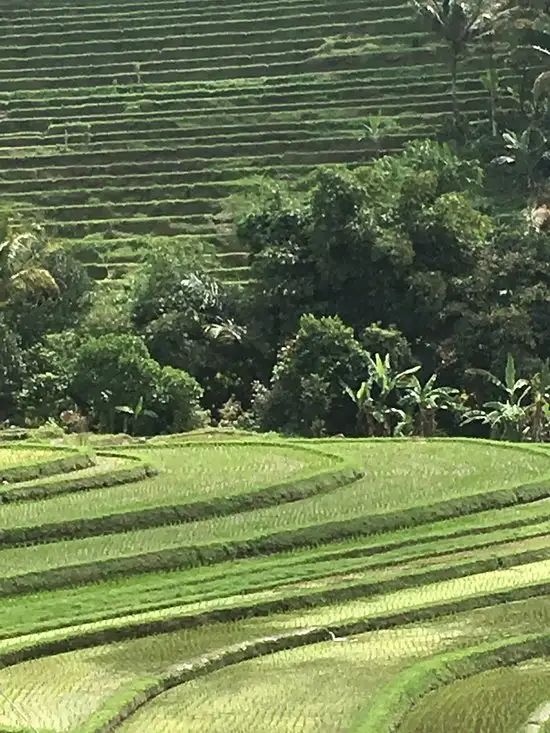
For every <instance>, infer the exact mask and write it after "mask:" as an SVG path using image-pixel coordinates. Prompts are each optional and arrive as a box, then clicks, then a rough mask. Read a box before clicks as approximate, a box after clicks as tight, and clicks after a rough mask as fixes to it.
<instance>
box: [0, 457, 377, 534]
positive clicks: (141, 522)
mask: <svg viewBox="0 0 550 733" xmlns="http://www.w3.org/2000/svg"><path fill="white" fill-rule="evenodd" d="M363 476H364V473H363V472H362V471H360V470H359V469H356V468H354V467H353V466H349V467H346V468H341V469H339V470H337V471H335V470H331V469H329V470H327V471H324V472H323V473H317V474H315V475H313V476H307V477H305V478H301V479H294V480H293V479H288V480H287V481H285V482H282V483H280V484H278V485H277V486H270V487H267V488H265V489H260V490H258V491H253V492H247V493H244V494H235V495H233V496H228V497H219V498H218V497H216V498H214V499H211V500H209V501H202V502H190V503H187V504H180V505H173V506H165V507H155V508H154V509H144V510H141V511H139V512H125V513H124V514H115V515H112V516H107V517H97V518H94V519H81V520H72V521H70V522H59V523H56V524H44V525H39V526H34V527H33V526H31V527H17V528H13V529H6V530H1V531H0V548H7V547H16V546H18V545H25V544H28V543H30V542H33V543H34V542H48V541H50V542H51V541H57V540H62V539H81V538H83V537H93V536H96V535H105V534H116V533H119V532H124V531H128V530H129V529H132V530H135V529H140V528H141V529H146V528H150V527H160V526H163V525H165V524H175V523H176V524H180V523H183V522H196V521H199V520H201V519H206V518H208V517H215V516H224V515H229V514H234V513H236V512H245V511H250V510H253V509H259V508H261V507H266V506H273V505H276V504H282V503H287V502H293V501H298V500H300V499H304V498H307V497H310V496H315V495H317V494H321V493H326V492H329V491H334V490H335V489H338V488H340V487H342V486H347V485H349V484H351V483H353V482H354V481H357V480H359V479H360V478H362V477H363Z"/></svg>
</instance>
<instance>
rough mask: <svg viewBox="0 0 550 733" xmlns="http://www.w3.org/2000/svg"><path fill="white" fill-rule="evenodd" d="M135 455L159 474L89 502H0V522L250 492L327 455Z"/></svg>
mask: <svg viewBox="0 0 550 733" xmlns="http://www.w3.org/2000/svg"><path fill="white" fill-rule="evenodd" d="M130 454H132V453H130ZM136 455H139V456H140V457H142V458H144V459H145V460H151V461H152V462H153V464H154V465H156V466H157V467H158V468H159V471H160V473H159V475H158V476H156V477H151V478H149V479H146V480H144V481H139V482H137V483H133V484H124V485H119V486H113V487H109V488H104V489H97V490H96V491H94V495H93V496H94V500H93V502H91V501H90V498H89V496H86V495H85V494H81V493H76V494H73V495H71V494H69V495H65V496H60V497H56V498H53V499H50V500H48V502H47V503H39V502H32V503H26V504H25V505H24V506H9V505H8V506H4V507H1V506H0V526H2V527H3V528H6V529H7V528H9V527H22V526H29V525H36V524H48V523H50V522H52V523H56V522H59V521H60V520H62V521H65V522H69V521H71V520H77V519H81V518H86V517H96V516H104V515H109V514H116V513H124V512H127V511H138V510H140V509H147V508H151V507H154V506H162V505H165V504H183V503H185V502H191V501H201V500H202V501H204V500H208V499H212V498H214V497H217V496H231V495H234V494H239V493H243V492H245V491H254V490H255V489H260V488H264V487H267V486H270V485H274V484H276V483H277V482H278V481H283V480H285V479H287V478H289V477H291V476H296V477H298V476H299V475H300V474H303V473H306V472H308V471H311V470H312V469H315V468H319V469H322V468H327V467H328V466H330V465H331V459H330V457H328V456H324V455H322V454H320V453H314V452H307V451H305V450H302V449H300V448H293V447H292V446H288V447H286V446H278V445H274V446H273V447H271V446H269V447H266V446H263V445H262V446H260V445H258V446H257V447H255V446H239V445H216V444H205V445H196V446H192V447H187V448H186V447H176V448H164V449H162V448H157V449H156V450H154V449H153V450H147V451H139V452H137V453H136Z"/></svg>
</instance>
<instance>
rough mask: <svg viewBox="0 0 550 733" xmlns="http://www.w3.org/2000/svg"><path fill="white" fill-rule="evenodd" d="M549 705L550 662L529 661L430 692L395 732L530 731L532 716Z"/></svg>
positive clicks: (525, 732) (501, 732) (511, 732)
mask: <svg viewBox="0 0 550 733" xmlns="http://www.w3.org/2000/svg"><path fill="white" fill-rule="evenodd" d="M545 702H550V659H548V658H540V659H533V660H530V661H529V662H526V663H523V664H520V665H518V666H515V667H504V668H502V669H494V670H491V671H489V672H483V673H481V674H478V675H474V676H472V677H468V678H467V679H464V680H458V681H457V682H453V683H452V684H450V685H446V686H444V687H442V688H440V689H439V690H436V691H434V692H431V693H429V694H428V695H426V696H425V697H424V698H423V699H422V700H420V702H419V703H418V704H417V705H416V706H415V707H414V708H413V710H412V711H411V712H410V713H409V714H408V715H407V716H406V717H405V720H404V721H403V723H402V725H400V726H399V733H441V731H445V733H464V731H484V732H485V731H487V733H528V729H527V728H526V727H524V726H526V724H527V721H528V720H529V716H530V714H531V713H534V712H535V711H536V709H537V707H538V706H539V705H541V704H542V703H545Z"/></svg>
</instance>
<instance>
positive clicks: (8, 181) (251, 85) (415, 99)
mask: <svg viewBox="0 0 550 733" xmlns="http://www.w3.org/2000/svg"><path fill="white" fill-rule="evenodd" d="M0 54H1V64H0V170H1V174H0V196H1V197H2V198H4V199H6V200H10V201H13V202H14V203H16V204H18V205H19V207H21V208H22V209H28V210H30V211H37V210H38V211H40V212H41V214H42V216H43V217H44V219H45V221H46V222H47V223H48V227H49V229H50V231H51V233H52V234H53V235H55V236H56V237H57V238H58V239H60V240H62V241H64V242H65V243H66V244H67V246H72V247H74V248H75V251H76V252H78V253H79V256H80V257H81V258H82V259H83V261H85V262H86V263H87V264H88V265H89V269H90V272H91V273H92V274H93V275H94V276H96V277H97V278H100V279H101V278H107V279H115V280H116V279H117V278H119V277H121V276H124V275H125V274H127V273H128V272H130V271H131V270H132V267H134V266H136V264H137V263H139V261H140V259H141V258H142V256H143V253H144V251H145V250H146V248H147V247H148V246H149V244H150V242H151V239H155V240H158V241H159V242H161V243H162V242H163V241H167V240H168V239H175V240H177V241H178V242H181V243H182V244H184V243H185V242H189V241H197V240H200V241H208V242H210V243H211V244H213V245H214V246H215V247H216V248H217V252H218V260H217V261H215V262H213V265H212V266H213V268H214V269H215V270H216V272H218V273H219V274H220V275H221V276H222V277H224V278H226V279H227V280H229V281H239V280H242V279H243V278H244V279H246V277H247V260H246V253H243V252H239V251H238V249H237V248H236V247H235V244H234V242H232V239H231V235H230V232H231V225H230V222H228V221H227V217H226V216H224V215H223V214H222V213H221V212H222V211H223V210H224V202H225V201H226V199H227V197H228V196H231V195H232V194H235V193H240V192H243V191H246V190H247V189H248V188H249V187H250V186H251V185H252V184H253V182H254V180H255V179H257V177H258V176H262V175H264V174H269V175H275V176H284V177H294V176H297V175H299V174H303V173H306V172H307V171H308V170H310V169H311V167H312V166H316V165H319V164H327V165H339V164H344V163H345V164H352V165H355V164H359V163H364V162H365V161H367V160H369V158H370V157H371V156H372V153H373V144H372V143H369V142H366V141H360V139H359V137H360V135H361V134H362V133H363V132H364V129H363V122H364V121H365V119H366V117H367V116H368V115H373V114H374V115H375V114H377V113H378V112H382V114H384V115H390V116H394V117H396V118H397V119H398V121H399V126H398V127H397V128H396V129H395V130H393V132H392V135H391V137H390V138H388V139H387V140H385V141H384V147H385V149H387V150H395V149H398V148H400V146H402V144H403V143H404V142H405V141H406V140H410V139H414V138H416V137H423V136H426V135H427V134H430V133H432V132H433V131H434V129H435V127H436V126H437V125H438V124H439V123H440V122H441V120H442V117H443V116H444V115H445V114H447V113H449V112H450V110H451V100H450V94H449V87H450V84H449V73H448V64H447V56H446V52H445V49H444V48H443V47H442V46H441V45H439V44H438V42H437V38H435V37H434V36H432V35H430V34H427V33H426V32H425V30H424V29H423V27H422V26H421V25H419V23H418V20H417V19H416V18H415V14H414V12H413V10H412V9H411V4H410V3H407V2H399V0H373V1H372V2H368V3H365V2H363V0H338V2H336V0H317V2H312V0H280V1H278V2H275V1H274V0H255V1H254V2H251V0H223V2H221V0H179V1H178V2H176V1H175V0H155V1H154V2H152V3H151V2H149V3H146V2H144V1H143V0H133V1H129V0H124V2H117V3H110V4H106V3H105V2H104V0H79V2H78V3H77V4H75V3H74V2H69V1H68V0H42V1H41V2H38V0H22V1H21V2H18V3H16V4H11V3H3V6H2V30H1V37H0ZM483 68H484V62H483V59H482V58H481V56H480V52H477V51H474V52H473V53H472V54H471V55H470V56H469V57H468V59H467V60H466V61H464V63H463V64H462V65H461V71H460V79H459V97H460V100H461V103H462V105H463V109H464V110H465V111H466V112H467V113H468V114H469V115H470V117H471V119H472V120H477V119H481V118H485V117H486V116H487V109H488V100H487V94H486V92H485V91H484V89H483V86H482V84H481V81H480V78H479V76H480V71H481V70H482V69H483ZM506 81H509V79H507V78H505V76H504V77H503V82H506Z"/></svg>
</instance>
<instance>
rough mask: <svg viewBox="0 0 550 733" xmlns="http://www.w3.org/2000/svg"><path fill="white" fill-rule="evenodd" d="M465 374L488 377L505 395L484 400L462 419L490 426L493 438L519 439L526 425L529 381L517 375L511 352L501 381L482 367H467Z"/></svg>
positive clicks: (465, 422) (464, 421) (464, 422)
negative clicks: (481, 408) (481, 405)
mask: <svg viewBox="0 0 550 733" xmlns="http://www.w3.org/2000/svg"><path fill="white" fill-rule="evenodd" d="M467 374H471V375H478V376H481V377H483V378H485V379H487V380H488V381H489V382H490V383H491V384H493V385H494V386H495V387H497V388H498V389H499V390H500V391H501V392H503V393H504V395H505V399H504V400H492V401H490V402H485V403H484V404H483V410H469V411H468V412H467V413H466V414H465V415H464V419H463V421H462V423H463V424H467V423H472V422H481V423H482V424H483V425H488V426H489V428H490V431H491V437H492V438H502V439H504V440H513V441H520V440H521V439H522V437H523V436H524V435H525V429H526V427H527V421H528V416H529V408H528V406H527V405H526V404H524V401H525V399H526V397H527V395H528V394H529V392H530V391H531V384H530V383H529V381H528V380H527V379H517V377H516V365H515V362H514V357H513V356H512V354H508V358H507V361H506V369H505V373H504V381H502V380H501V379H499V378H498V377H496V376H495V375H494V374H491V372H488V371H486V370H485V369H468V370H467Z"/></svg>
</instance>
